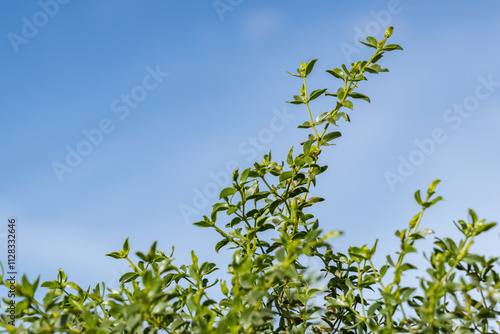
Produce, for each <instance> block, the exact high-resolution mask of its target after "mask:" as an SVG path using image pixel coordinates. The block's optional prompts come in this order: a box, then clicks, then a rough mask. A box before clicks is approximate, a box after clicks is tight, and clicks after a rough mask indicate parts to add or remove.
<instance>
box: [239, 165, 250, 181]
mask: <svg viewBox="0 0 500 334" xmlns="http://www.w3.org/2000/svg"><path fill="white" fill-rule="evenodd" d="M250 170H251V168H247V169H245V170H244V171H243V173H241V176H240V183H245V182H247V179H248V175H249V174H250Z"/></svg>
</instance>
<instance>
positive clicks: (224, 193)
mask: <svg viewBox="0 0 500 334" xmlns="http://www.w3.org/2000/svg"><path fill="white" fill-rule="evenodd" d="M235 192H236V189H234V188H224V189H222V191H221V192H220V195H219V199H223V198H226V197H229V196H231V195H234V193H235Z"/></svg>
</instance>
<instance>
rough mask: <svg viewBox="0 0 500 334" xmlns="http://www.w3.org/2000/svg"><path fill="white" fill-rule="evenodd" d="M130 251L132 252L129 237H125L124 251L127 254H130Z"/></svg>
mask: <svg viewBox="0 0 500 334" xmlns="http://www.w3.org/2000/svg"><path fill="white" fill-rule="evenodd" d="M129 252H130V246H129V243H128V238H127V239H125V242H124V243H123V253H124V254H125V256H128V253H129Z"/></svg>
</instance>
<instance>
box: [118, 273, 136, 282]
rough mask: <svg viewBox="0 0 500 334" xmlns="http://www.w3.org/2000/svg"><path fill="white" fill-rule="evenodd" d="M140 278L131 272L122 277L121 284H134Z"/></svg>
mask: <svg viewBox="0 0 500 334" xmlns="http://www.w3.org/2000/svg"><path fill="white" fill-rule="evenodd" d="M138 277H139V274H138V273H134V272H130V273H126V274H123V275H122V277H120V280H119V281H120V282H123V283H127V282H132V281H135V279H136V278H138Z"/></svg>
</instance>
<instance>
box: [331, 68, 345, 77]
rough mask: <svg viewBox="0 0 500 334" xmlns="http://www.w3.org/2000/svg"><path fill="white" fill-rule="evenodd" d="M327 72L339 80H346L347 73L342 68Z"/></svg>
mask: <svg viewBox="0 0 500 334" xmlns="http://www.w3.org/2000/svg"><path fill="white" fill-rule="evenodd" d="M326 72H327V73H330V74H331V75H333V76H334V77H336V78H339V79H344V77H345V73H344V72H343V71H342V70H341V69H340V68H334V69H333V70H327V71H326Z"/></svg>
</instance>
